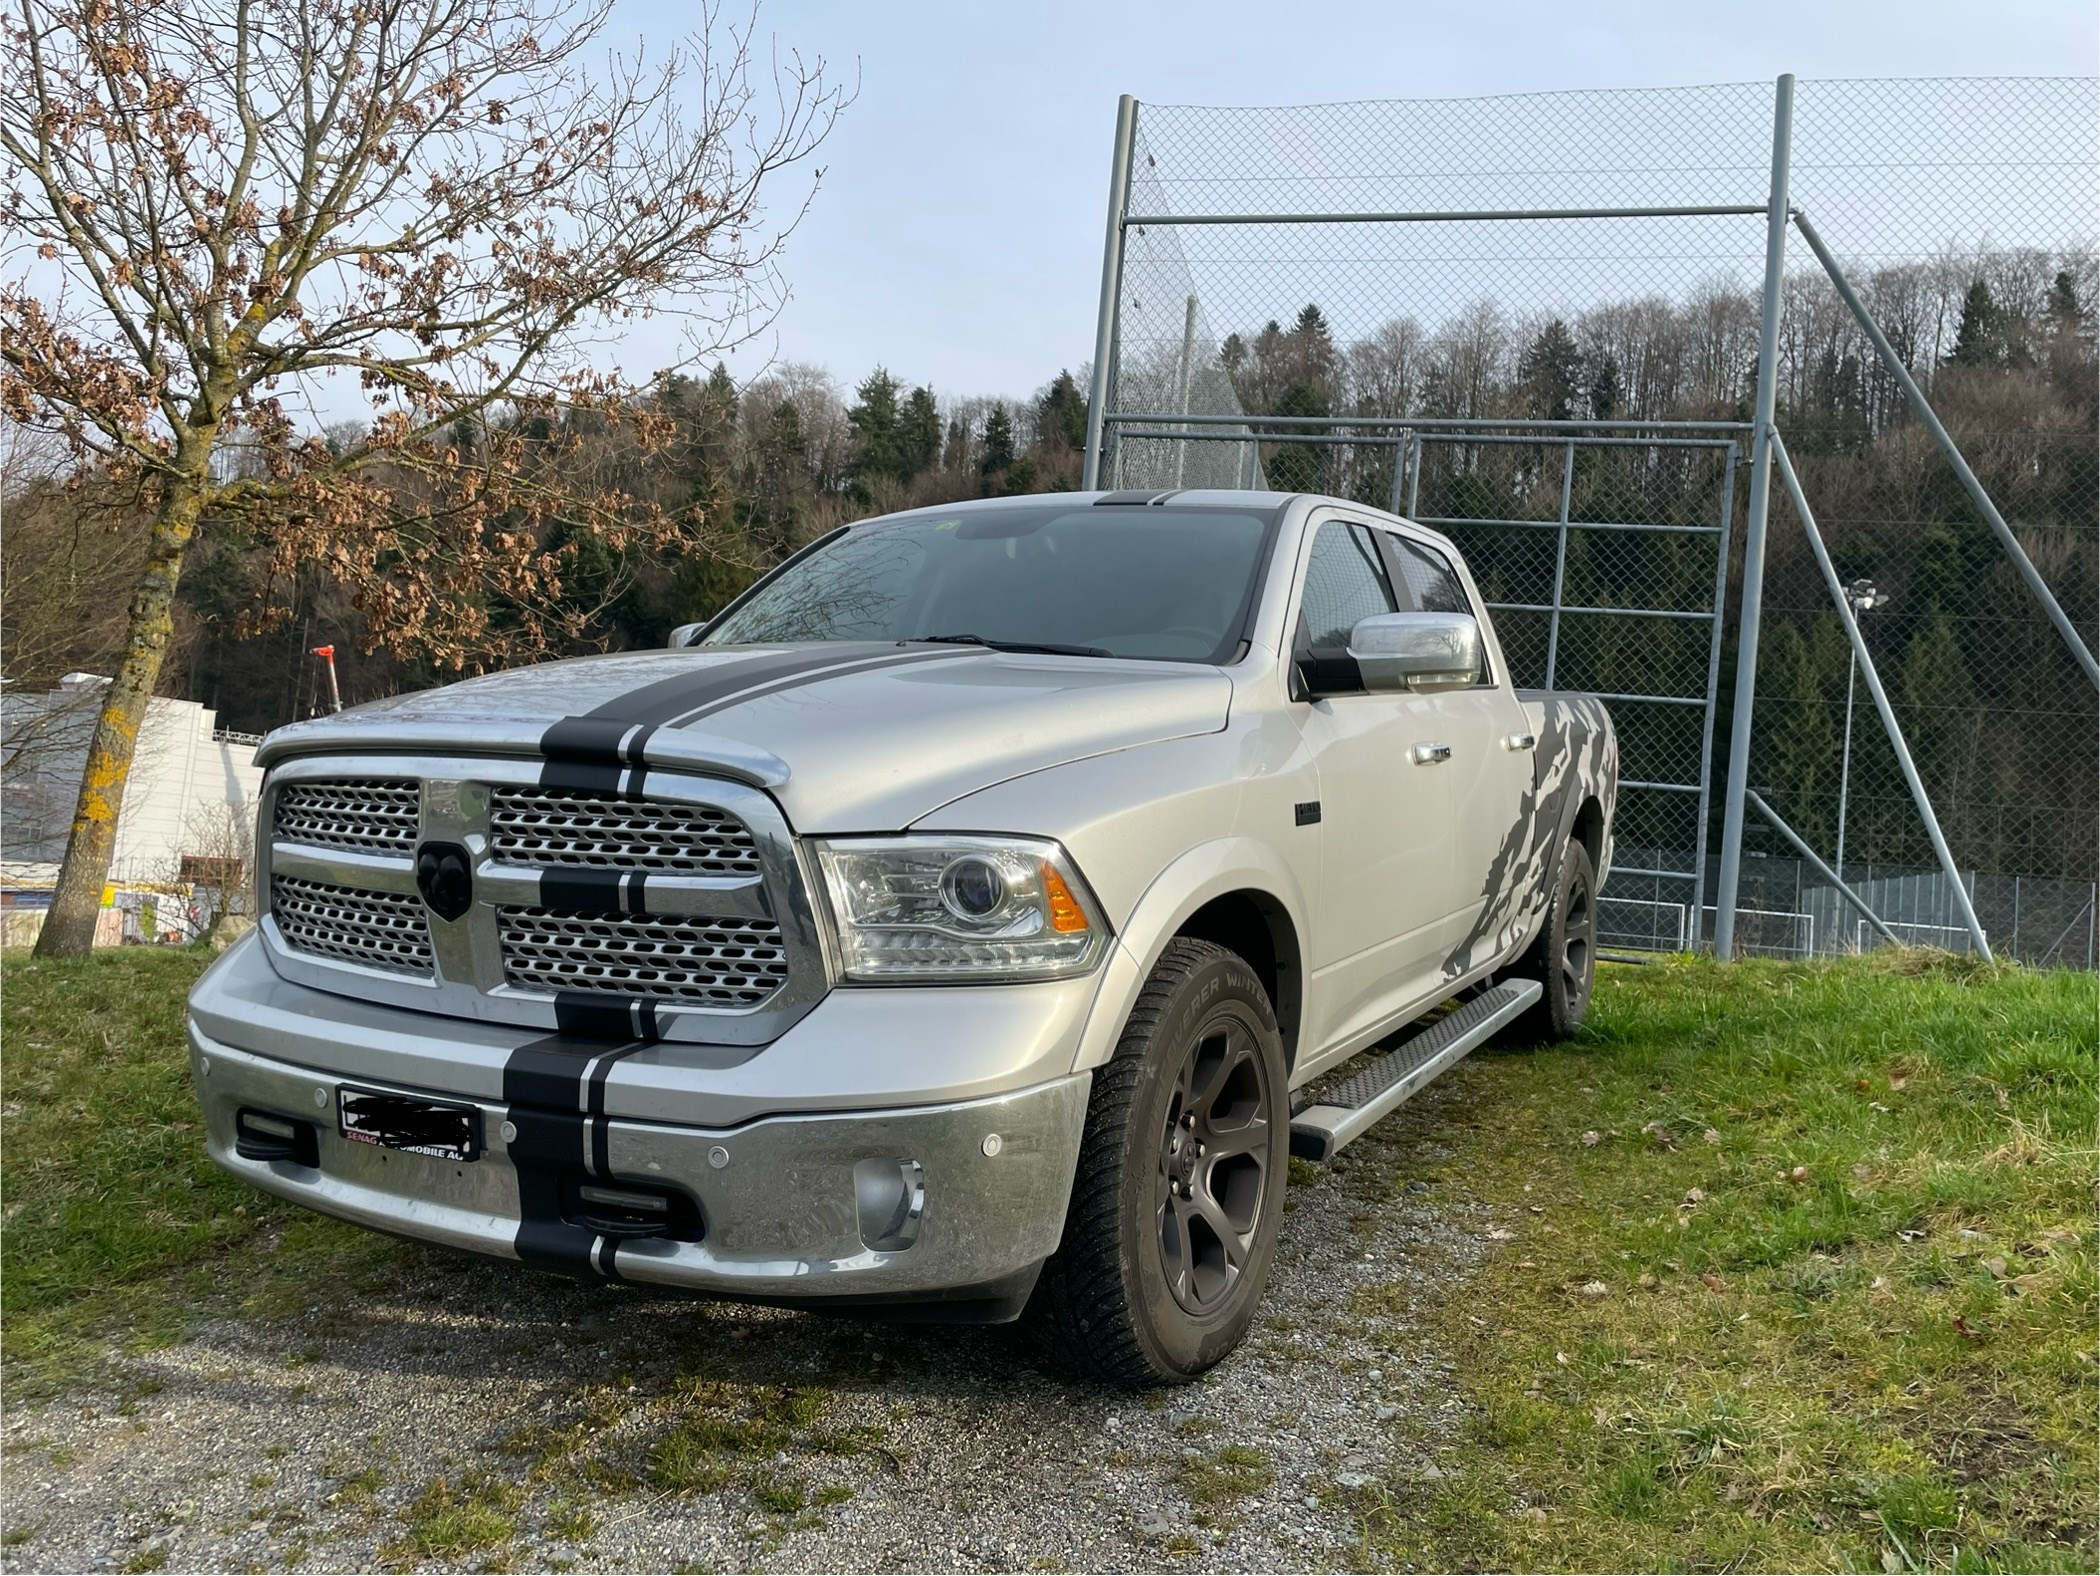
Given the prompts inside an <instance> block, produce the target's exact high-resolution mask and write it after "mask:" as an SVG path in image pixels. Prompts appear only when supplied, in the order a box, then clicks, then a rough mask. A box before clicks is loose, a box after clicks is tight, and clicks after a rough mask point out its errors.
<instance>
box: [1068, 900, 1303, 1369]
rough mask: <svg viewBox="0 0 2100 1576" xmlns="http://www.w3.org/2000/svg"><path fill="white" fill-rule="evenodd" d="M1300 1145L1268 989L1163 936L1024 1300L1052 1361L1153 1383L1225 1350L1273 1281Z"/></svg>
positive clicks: (1100, 1074) (1239, 964)
mask: <svg viewBox="0 0 2100 1576" xmlns="http://www.w3.org/2000/svg"><path fill="white" fill-rule="evenodd" d="M1289 1158H1290V1095H1289V1090H1288V1080H1287V1078H1286V1074H1285V1069H1284V1061H1283V1045H1282V1040H1281V1037H1280V1036H1279V1035H1278V1033H1277V1030H1276V1015H1275V1012H1274V1010H1273V1009H1272V1007H1271V1006H1270V1003H1269V997H1268V993H1267V992H1266V991H1265V990H1264V989H1263V988H1262V984H1261V981H1260V979H1259V978H1257V977H1256V975H1255V973H1254V971H1253V970H1252V969H1250V968H1249V967H1248V966H1247V964H1246V963H1245V962H1244V961H1243V960H1242V959H1241V958H1239V957H1238V956H1237V955H1236V954H1234V953H1232V952H1229V951H1227V950H1226V949H1225V948H1223V947H1219V946H1215V945H1213V944H1211V943H1209V942H1206V941H1190V940H1186V939H1177V940H1175V941H1172V942H1170V943H1168V946H1167V950H1166V953H1165V955H1164V956H1163V957H1161V959H1160V961H1159V966H1158V967H1157V968H1155V969H1154V970H1153V971H1152V977H1151V978H1150V979H1149V980H1147V981H1146V983H1145V988H1144V991H1143V992H1142V993H1141V994H1140V995H1139V997H1138V1002H1137V1005H1136V1007H1135V1008H1133V1009H1132V1011H1131V1014H1130V1021H1129V1022H1128V1023H1127V1024H1126V1025H1125V1026H1124V1029H1123V1037H1122V1040H1121V1042H1120V1043H1119V1044H1118V1045H1117V1047H1116V1053H1115V1055H1114V1057H1113V1058H1112V1059H1111V1060H1110V1061H1109V1062H1108V1064H1107V1065H1106V1066H1104V1067H1101V1068H1099V1069H1098V1070H1096V1072H1095V1074H1094V1083H1093V1089H1092V1092H1091V1094H1090V1096H1089V1100H1088V1106H1087V1120H1086V1132H1085V1137H1084V1139H1083V1140H1082V1142H1081V1145H1080V1152H1079V1168H1078V1172H1077V1175H1076V1177H1075V1178H1074V1181H1073V1185H1072V1202H1071V1207H1070V1209H1069V1210H1068V1211H1067V1212H1066V1216H1065V1230H1064V1237H1063V1240H1062V1241H1061V1242H1060V1243H1059V1245H1058V1249H1057V1252H1056V1253H1055V1254H1054V1255H1053V1256H1052V1257H1051V1259H1050V1261H1049V1263H1048V1264H1046V1265H1045V1266H1044V1269H1043V1275H1042V1279H1041V1280H1040V1281H1039V1282H1038V1283H1037V1286H1036V1292H1035V1296H1034V1298H1033V1300H1032V1301H1031V1303H1030V1305H1029V1314H1028V1317H1029V1322H1030V1324H1031V1325H1032V1326H1033V1327H1034V1330H1035V1333H1036V1335H1037V1337H1038V1338H1039V1339H1040V1340H1042V1341H1043V1343H1044V1344H1045V1345H1046V1346H1047V1347H1048V1348H1049V1354H1050V1355H1051V1356H1052V1358H1053V1359H1054V1360H1056V1361H1058V1362H1059V1363H1060V1365H1061V1366H1063V1367H1065V1368H1067V1369H1068V1370H1070V1371H1072V1372H1074V1373H1076V1374H1078V1375H1080V1376H1082V1377H1085V1378H1089V1379H1093V1380H1098V1381H1105V1382H1108V1383H1111V1384H1119V1385H1126V1386H1132V1387H1146V1386H1155V1385H1172V1384H1182V1383H1186V1382H1187V1381H1188V1380H1191V1379H1194V1378H1195V1377H1196V1376H1197V1375H1199V1374H1201V1373H1202V1372H1204V1370H1206V1369H1208V1368H1210V1367H1212V1366H1213V1365H1214V1364H1216V1363H1217V1362H1218V1361H1219V1360H1220V1359H1222V1358H1224V1357H1225V1356H1226V1355H1227V1354H1228V1353H1230V1352H1231V1351H1232V1349H1233V1348H1234V1347H1236V1346H1238V1345H1239V1343H1240V1341H1241V1339H1242V1337H1244V1336H1245V1335H1246V1333H1247V1329H1248V1326H1249V1325H1251V1324H1252V1323H1253V1320H1254V1313H1255V1309H1256V1307H1257V1306H1258V1305H1259V1303H1260V1301H1261V1294H1262V1289H1263V1287H1264V1286H1265V1285H1266V1284H1267V1281H1268V1277H1269V1266H1270V1264H1271V1262H1272V1261H1273V1259H1274V1257H1275V1252H1276V1235H1277V1230H1278V1228H1279V1227H1280V1225H1281V1223H1282V1220H1283V1194H1284V1188H1285V1186H1286V1179H1287V1174H1288V1165H1289ZM1228 1236H1229V1238H1230V1240H1227V1238H1228Z"/></svg>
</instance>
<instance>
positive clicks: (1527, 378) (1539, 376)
mask: <svg viewBox="0 0 2100 1576" xmlns="http://www.w3.org/2000/svg"><path fill="white" fill-rule="evenodd" d="M1517 376H1518V377H1519V378H1520V379H1521V380H1522V381H1523V384H1524V393H1525V398H1526V401H1527V402H1528V403H1529V405H1530V408H1531V409H1530V413H1531V414H1532V415H1534V416H1537V417H1539V418H1541V419H1542V420H1545V421H1567V420H1569V419H1570V418H1571V417H1573V416H1574V414H1575V396H1576V394H1577V393H1578V392H1579V390H1580V388H1581V381H1580V380H1581V377H1582V350H1581V348H1580V347H1579V346H1577V345H1576V343H1575V336H1574V335H1573V334H1571V333H1569V332H1568V325H1567V324H1565V323H1563V322H1562V321H1561V320H1560V319H1559V318H1557V317H1556V318H1555V319H1554V320H1553V321H1552V322H1550V323H1548V324H1547V325H1546V326H1545V327H1544V328H1543V329H1541V330H1540V331H1539V337H1538V338H1537V339H1534V340H1533V341H1532V342H1531V344H1530V346H1529V347H1528V348H1527V349H1526V350H1525V352H1524V354H1523V355H1522V357H1520V358H1519V359H1518V361H1517Z"/></svg>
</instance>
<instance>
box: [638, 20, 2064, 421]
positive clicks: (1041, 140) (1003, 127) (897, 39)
mask: <svg viewBox="0 0 2100 1576" xmlns="http://www.w3.org/2000/svg"><path fill="white" fill-rule="evenodd" d="M616 15H617V17H618V18H619V24H623V25H624V27H625V28H626V29H627V30H629V31H632V32H639V33H641V34H643V35H645V36H646V37H648V38H650V39H652V40H655V41H660V42H661V41H668V40H669V39H670V38H671V37H673V36H675V35H676V34H678V33H679V32H681V31H682V30H684V29H685V28H688V27H690V26H691V16H692V7H691V5H690V3H689V0H688V3H684V4H681V3H678V0H624V3H623V7H622V10H621V11H620V12H618V13H616ZM759 25H760V29H761V32H762V33H766V34H770V35H772V36H773V37H775V38H777V39H778V40H779V41H780V43H782V44H783V45H793V46H796V47H798V48H800V49H802V50H803V51H804V52H805V53H808V54H821V55H823V56H824V57H826V59H827V60H828V61H829V62H830V64H831V66H832V68H833V69H834V70H835V71H836V72H838V73H841V74H843V75H845V76H847V77H848V78H850V77H851V76H852V75H853V74H854V73H855V72H856V71H857V72H858V74H859V79H860V96H859V98H858V100H857V102H855V104H854V105H853V106H852V108H851V109H850V110H849V111H848V112H847V114H846V115H845V117H844V118H843V119H842V120H841V121H840V123H839V126H838V129H837V130H836V132H835V133H834V134H833V136H832V139H831V141H830V143H829V144H828V146H827V147H826V149H825V150H824V155H823V159H822V163H823V166H824V181H823V185H822V188H821V190H820V192H819V194H818V197H817V201H816V206H815V208H814V209H813V211H812V212H811V214H810V216H809V218H808V219H807V220H806V221H805V222H804V224H803V227H802V229H801V230H800V232H799V233H798V234H797V235H796V236H795V238H794V240H793V243H792V247H791V249H790V251H789V253H788V255H787V258H786V263H785V267H786V272H787V275H788V279H789V283H790V285H791V287H792V290H793V299H792V301H791V302H790V303H789V305H788V307H787V309H786V311H785V312H784V314H783V315H782V317H781V318H780V321H779V323H778V325H777V328H776V330H775V332H774V333H773V334H772V335H771V336H768V338H767V339H766V340H765V341H764V342H763V348H762V353H761V352H757V351H747V352H745V353H744V354H742V355H740V356H738V357H737V358H736V359H735V361H734V362H733V363H732V368H733V370H734V371H736V372H737V373H738V375H739V376H740V377H741V376H746V375H748V374H749V373H751V372H754V371H756V370H757V369H758V367H759V365H760V363H761V362H762V361H763V359H764V356H765V355H766V354H774V353H777V354H779V355H781V356H783V357H786V358H789V359H794V360H802V361H814V362H819V363H822V364H824V365H827V366H829V367H830V368H831V369H832V370H833V371H834V372H836V373H838V374H839V375H840V376H841V377H842V378H843V379H845V380H846V381H847V382H848V383H850V382H852V381H854V380H856V379H858V378H859V377H860V376H861V375H863V374H864V373H865V372H866V370H867V369H868V368H869V367H870V366H872V365H873V364H874V363H875V362H877V361H878V360H879V361H884V362H886V363H887V364H888V365H889V367H890V369H891V370H892V371H893V372H895V373H896V374H897V375H898V376H899V377H900V378H903V379H905V380H907V381H909V382H913V383H918V382H930V383H932V384H933V385H934V387H935V388H936V389H937V390H938V391H939V392H940V393H942V394H943V395H960V394H975V393H988V394H989V393H1000V394H1022V393H1027V392H1029V391H1031V390H1033V389H1034V388H1036V387H1037V386H1038V385H1040V384H1041V383H1043V382H1044V381H1046V380H1047V379H1048V378H1049V377H1050V376H1051V375H1052V374H1053V373H1055V372H1056V371H1057V369H1058V368H1059V367H1061V366H1074V367H1076V365H1077V364H1078V363H1079V362H1080V361H1083V360H1085V359H1086V358H1087V357H1088V355H1089V354H1090V353H1091V350H1092V342H1093V326H1094V310H1095V300H1096V293H1097V289H1098V285H1099V277H1100V267H1101V239H1102V224H1103V218H1104V215H1105V212H1106V202H1107V185H1108V173H1109V151H1110V141H1111V137H1112V134H1113V129H1114V116H1115V103H1116V96H1117V95H1118V94H1119V93H1132V94H1135V95H1136V96H1137V97H1138V98H1139V99H1140V100H1141V101H1145V100H1149V101H1151V102H1155V103H1163V104H1302V103H1316V102H1327V101H1333V100H1347V99H1366V98H1446V97H1457V96H1470V95H1476V94H1477V95H1485V94H1503V93H1521V92H1534V91H1546V90H1553V89H1562V88H1596V87H1652V86H1672V85H1685V84H1693V83H1707V82H1741V81H1762V80H1769V79H1771V78H1772V77H1775V76H1777V75H1778V74H1779V73H1780V72H1782V71H1793V72H1795V73H1796V74H1798V75H1799V76H1802V77H1826V78H1827V77H1858V76H1953V75H1962V76H1997V75H2010V76H2025V75H2063V74H2084V73H2089V72H2091V71H2093V70H2094V68H2095V64H2096V55H2100V8H2096V7H2095V6H2094V5H2093V4H2092V3H2091V0H1992V3H1985V0H1962V3H1954V0H1765V3H1762V4H1756V5H1751V4H1703V5H1701V4H1689V5H1688V4H1686V3H1684V0H1647V3H1629V0H1621V3H1611V0H1602V3H1600V0H1590V3H1586V4H1580V5H1570V4H1568V3H1566V0H1524V3H1520V4H1503V5H1496V4H1480V3H1477V0H1476V3H1471V4H1460V5H1434V4H1419V3H1417V4H1408V5H1399V4H1393V3H1391V0H1386V3H1378V0H1289V3H1278V0H1268V3H1266V4H1253V3H1248V0H1203V3H1200V4H1190V3H1177V4H1159V3H1146V0H1123V3H1119V4H1103V3H1095V0H1088V3H1084V4H1077V3H1071V0H1050V3H1041V0H1038V3H1036V4H1031V5H1025V6H1023V5H1014V4H1011V3H1006V4H1000V3H994V4H991V5H985V4H982V3H978V4H962V3H952V0H939V3H934V0H910V3H907V4H870V3H868V0H770V3H768V4H767V5H766V6H765V7H764V10H763V12H762V13H761V17H760V24H759Z"/></svg>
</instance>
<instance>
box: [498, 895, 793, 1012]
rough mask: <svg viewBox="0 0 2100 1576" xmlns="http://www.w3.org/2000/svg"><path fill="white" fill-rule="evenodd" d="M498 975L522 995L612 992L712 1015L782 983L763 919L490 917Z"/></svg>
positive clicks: (552, 912) (775, 937) (552, 913)
mask: <svg viewBox="0 0 2100 1576" xmlns="http://www.w3.org/2000/svg"><path fill="white" fill-rule="evenodd" d="M496 927H497V934H498V935H499V936H500V938H501V940H502V950H503V977H504V978H505V979H506V980H507V981H509V983H511V984H512V985H516V986H521V987H523V988H525V989H528V990H594V991H616V992H620V993H624V994H627V995H634V996H655V997H661V998H664V999H666V1000H671V1001H682V1002H693V1003H696V1004H705V1005H709V1006H716V1007H755V1006H757V1005H758V1004H759V1003H760V1002H763V1001H764V1000H766V998H767V997H769V996H771V995H772V994H773V993H774V992H775V991H777V990H779V989H780V987H781V986H782V985H784V984H785V983H787V976H788V960H787V949H786V947H785V946H783V945H782V943H781V939H780V927H779V926H778V925H776V924H774V923H773V922H772V921H770V920H755V919H708V918H705V917H702V916H699V915H675V916H657V917H644V916H642V915H637V914H578V913H571V912H569V911H567V910H564V909H550V908H518V907H511V906H509V905H505V906H503V907H499V908H498V909H497V910H496Z"/></svg>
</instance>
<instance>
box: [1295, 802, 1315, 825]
mask: <svg viewBox="0 0 2100 1576" xmlns="http://www.w3.org/2000/svg"><path fill="white" fill-rule="evenodd" d="M1319 820H1320V801H1319V800H1317V799H1308V800H1306V801H1305V803H1303V804H1301V805H1299V806H1298V824H1299V825H1300V826H1317V825H1318V824H1319Z"/></svg>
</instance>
